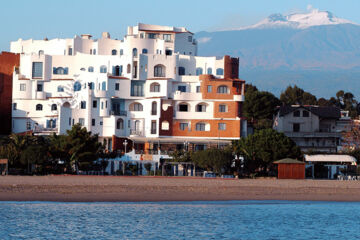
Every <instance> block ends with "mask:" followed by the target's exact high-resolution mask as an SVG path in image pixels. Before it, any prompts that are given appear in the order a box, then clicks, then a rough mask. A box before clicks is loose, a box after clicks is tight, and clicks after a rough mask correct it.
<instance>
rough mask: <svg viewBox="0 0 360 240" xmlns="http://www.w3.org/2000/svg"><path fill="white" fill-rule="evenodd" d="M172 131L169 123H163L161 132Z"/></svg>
mask: <svg viewBox="0 0 360 240" xmlns="http://www.w3.org/2000/svg"><path fill="white" fill-rule="evenodd" d="M169 129H170V124H169V122H168V121H162V122H161V130H169Z"/></svg>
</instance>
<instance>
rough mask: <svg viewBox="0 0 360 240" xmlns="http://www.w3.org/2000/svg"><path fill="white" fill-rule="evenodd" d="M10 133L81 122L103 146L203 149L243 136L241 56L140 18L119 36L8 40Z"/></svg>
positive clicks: (57, 129)
mask: <svg viewBox="0 0 360 240" xmlns="http://www.w3.org/2000/svg"><path fill="white" fill-rule="evenodd" d="M11 52H13V53H19V54H20V67H19V68H16V69H15V71H14V74H13V93H12V98H13V107H12V109H13V110H12V131H13V132H15V133H22V132H28V131H31V132H33V133H34V134H40V135H46V134H51V133H57V134H65V133H66V130H69V129H71V127H72V125H74V124H76V123H80V124H81V125H83V126H84V127H86V128H87V129H88V130H89V131H91V132H92V133H94V134H98V135H99V137H100V139H101V141H103V142H104V143H105V144H106V146H107V148H108V149H109V150H110V151H112V150H124V146H123V142H124V140H125V139H126V140H127V141H128V142H129V144H128V151H129V150H130V149H135V150H137V151H143V152H144V154H145V155H146V154H151V153H152V151H157V150H159V149H161V150H163V151H166V150H175V149H176V148H182V147H183V146H185V147H187V148H195V149H203V148H206V147H208V146H209V145H211V144H214V145H216V144H226V143H229V142H230V140H233V139H239V138H240V136H242V135H243V134H246V121H244V120H243V118H242V102H243V101H244V85H245V82H244V81H243V80H240V79H238V64H239V59H238V58H230V57H229V56H225V57H220V58H219V57H199V56H196V55H197V42H196V41H195V39H194V38H193V33H191V32H189V31H188V30H186V29H185V28H183V27H181V28H177V27H167V26H157V25H147V24H138V25H137V26H133V27H128V31H127V34H126V36H125V37H124V39H123V40H117V39H111V38H110V35H109V33H106V32H104V33H103V34H102V37H101V38H100V39H92V36H91V35H89V34H83V35H81V36H75V37H74V38H71V39H51V40H48V39H44V40H32V39H30V40H22V39H19V40H18V41H15V42H11Z"/></svg>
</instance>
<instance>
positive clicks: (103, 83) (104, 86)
mask: <svg viewBox="0 0 360 240" xmlns="http://www.w3.org/2000/svg"><path fill="white" fill-rule="evenodd" d="M101 90H103V91H106V82H102V83H101Z"/></svg>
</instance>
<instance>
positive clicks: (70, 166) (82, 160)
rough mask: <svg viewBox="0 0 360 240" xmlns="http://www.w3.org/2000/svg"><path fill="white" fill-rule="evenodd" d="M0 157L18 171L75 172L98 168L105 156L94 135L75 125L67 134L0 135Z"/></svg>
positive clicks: (102, 166)
mask: <svg viewBox="0 0 360 240" xmlns="http://www.w3.org/2000/svg"><path fill="white" fill-rule="evenodd" d="M0 141H1V143H0V144H1V146H0V157H1V158H7V159H8V160H9V167H10V168H12V169H17V170H18V172H19V173H28V174H30V173H39V174H46V173H78V172H79V170H83V171H88V170H99V169H103V168H104V166H105V165H106V163H105V161H102V162H98V161H96V160H97V159H98V158H99V157H102V158H103V159H106V158H108V157H109V156H107V154H105V153H104V151H103V150H104V149H103V146H102V144H101V143H100V142H99V141H98V136H97V135H92V134H91V132H88V131H87V130H86V128H83V127H81V126H80V125H79V124H76V125H74V126H73V127H72V129H71V130H68V131H67V134H66V135H55V134H54V135H52V136H48V137H46V136H32V135H16V134H11V135H10V136H9V137H5V138H2V139H1V140H0Z"/></svg>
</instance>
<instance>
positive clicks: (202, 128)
mask: <svg viewBox="0 0 360 240" xmlns="http://www.w3.org/2000/svg"><path fill="white" fill-rule="evenodd" d="M205 127H206V124H205V123H197V124H196V127H195V128H196V131H205Z"/></svg>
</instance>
